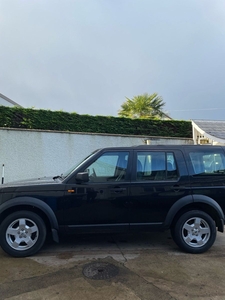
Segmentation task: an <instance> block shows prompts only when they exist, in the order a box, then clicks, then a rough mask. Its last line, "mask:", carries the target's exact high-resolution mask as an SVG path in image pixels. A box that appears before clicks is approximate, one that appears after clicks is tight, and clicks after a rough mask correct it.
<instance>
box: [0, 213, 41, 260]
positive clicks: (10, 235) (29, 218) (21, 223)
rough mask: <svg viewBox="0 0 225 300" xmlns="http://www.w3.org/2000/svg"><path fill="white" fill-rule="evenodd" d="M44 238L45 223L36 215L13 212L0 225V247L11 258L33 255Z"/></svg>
mask: <svg viewBox="0 0 225 300" xmlns="http://www.w3.org/2000/svg"><path fill="white" fill-rule="evenodd" d="M45 238H46V226H45V223H44V221H43V220H42V219H41V217H40V216H38V215H37V214H36V213H33V212H30V211H18V212H14V213H12V214H11V215H9V216H8V217H6V218H5V219H4V220H3V221H2V223H1V227H0V245H1V247H2V249H3V250H4V251H5V252H6V253H8V254H9V255H11V256H14V257H25V256H30V255H34V254H35V253H37V252H38V251H39V250H40V249H41V247H42V246H43V244H44V242H45Z"/></svg>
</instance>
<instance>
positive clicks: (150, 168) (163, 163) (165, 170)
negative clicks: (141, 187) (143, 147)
mask: <svg viewBox="0 0 225 300" xmlns="http://www.w3.org/2000/svg"><path fill="white" fill-rule="evenodd" d="M136 174H137V176H136V178H137V180H139V181H142V180H174V179H177V178H178V170H177V167H176V162H175V158H174V154H173V153H172V152H163V151H162V152H148V151H144V152H138V153H137V173H136Z"/></svg>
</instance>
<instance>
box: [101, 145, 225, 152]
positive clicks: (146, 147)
mask: <svg viewBox="0 0 225 300" xmlns="http://www.w3.org/2000/svg"><path fill="white" fill-rule="evenodd" d="M193 148H194V149H212V148H217V149H218V148H225V146H218V145H215V146H214V145H184V144H181V145H175V144H171V145H170V144H167V145H165V144H161V145H160V144H159V145H136V146H128V147H106V148H101V149H99V151H101V150H107V151H108V150H112V151H118V150H127V151H128V150H158V149H165V150H168V149H171V150H173V149H174V150H179V149H193Z"/></svg>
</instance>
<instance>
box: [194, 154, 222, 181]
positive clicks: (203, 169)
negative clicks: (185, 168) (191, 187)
mask: <svg viewBox="0 0 225 300" xmlns="http://www.w3.org/2000/svg"><path fill="white" fill-rule="evenodd" d="M189 156H190V159H191V164H192V167H193V175H215V176H216V175H224V174H225V156H224V154H223V153H222V152H221V153H220V152H217V150H216V149H215V150H214V151H213V152H208V151H207V152H204V151H201V152H190V153H189Z"/></svg>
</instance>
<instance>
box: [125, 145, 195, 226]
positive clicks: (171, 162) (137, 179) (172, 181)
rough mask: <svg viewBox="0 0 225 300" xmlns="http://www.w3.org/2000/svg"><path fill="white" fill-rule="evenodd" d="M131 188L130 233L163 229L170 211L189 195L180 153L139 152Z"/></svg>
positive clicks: (186, 175)
mask: <svg viewBox="0 0 225 300" xmlns="http://www.w3.org/2000/svg"><path fill="white" fill-rule="evenodd" d="M133 161H134V164H133V172H132V180H131V188H130V207H131V212H130V213H131V218H130V229H131V230H136V229H139V228H140V227H143V229H151V228H152V227H154V228H157V227H159V228H160V227H161V226H162V223H163V222H164V220H165V218H166V214H167V213H168V211H169V209H170V207H171V206H172V205H173V204H174V203H175V202H176V201H177V200H178V199H180V198H182V197H184V196H186V195H187V194H188V193H189V191H188V189H186V188H185V187H186V186H187V185H188V182H189V179H188V173H187V168H186V165H185V163H184V158H183V153H182V152H181V151H179V150H171V151H170V150H168V151H165V150H157V151H155V150H143V151H140V150H139V151H135V153H134V159H133Z"/></svg>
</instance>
